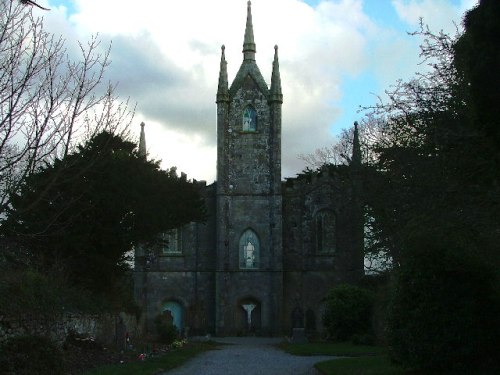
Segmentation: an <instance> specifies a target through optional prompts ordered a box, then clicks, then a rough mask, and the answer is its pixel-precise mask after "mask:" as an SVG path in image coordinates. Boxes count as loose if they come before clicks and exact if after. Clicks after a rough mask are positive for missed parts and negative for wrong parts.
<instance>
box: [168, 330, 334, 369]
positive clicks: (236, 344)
mask: <svg viewBox="0 0 500 375" xmlns="http://www.w3.org/2000/svg"><path fill="white" fill-rule="evenodd" d="M215 340H216V341H217V342H218V343H221V344H227V345H220V347H219V348H220V349H218V350H210V351H207V352H205V353H203V354H201V355H199V356H197V357H195V358H193V359H192V360H190V361H189V362H187V363H186V364H185V365H184V366H182V367H179V368H177V369H174V370H172V371H168V372H166V373H164V375H224V374H230V375H231V374H235V375H317V374H319V372H318V371H317V370H316V369H314V367H313V366H314V364H315V363H317V362H321V361H325V360H327V359H332V358H335V357H329V356H314V357H299V356H294V355H291V354H287V353H285V352H283V351H281V350H279V349H277V348H276V347H274V345H275V344H278V343H280V342H281V341H282V339H280V338H261V337H222V338H216V339H215Z"/></svg>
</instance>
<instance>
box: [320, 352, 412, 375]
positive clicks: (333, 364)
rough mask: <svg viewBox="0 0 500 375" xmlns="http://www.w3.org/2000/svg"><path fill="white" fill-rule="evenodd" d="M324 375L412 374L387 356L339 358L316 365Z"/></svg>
mask: <svg viewBox="0 0 500 375" xmlns="http://www.w3.org/2000/svg"><path fill="white" fill-rule="evenodd" d="M314 367H316V368H317V369H318V370H319V371H321V373H322V374H324V375H330V374H332V375H333V374H335V375H403V374H410V373H409V372H407V371H405V370H404V369H403V368H402V367H401V366H398V365H396V364H393V363H391V361H390V360H389V358H387V356H385V355H377V356H362V357H351V358H339V359H332V360H329V361H324V362H319V363H316V365H315V366H314Z"/></svg>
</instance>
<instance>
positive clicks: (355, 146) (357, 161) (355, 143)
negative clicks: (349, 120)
mask: <svg viewBox="0 0 500 375" xmlns="http://www.w3.org/2000/svg"><path fill="white" fill-rule="evenodd" d="M351 164H352V165H356V166H358V165H361V144H360V142H359V131H358V122H357V121H354V134H353V137H352V158H351Z"/></svg>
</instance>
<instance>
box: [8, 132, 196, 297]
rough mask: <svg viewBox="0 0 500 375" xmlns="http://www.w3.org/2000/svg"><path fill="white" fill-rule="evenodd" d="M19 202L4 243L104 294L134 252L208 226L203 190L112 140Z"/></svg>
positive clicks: (48, 175)
mask: <svg viewBox="0 0 500 375" xmlns="http://www.w3.org/2000/svg"><path fill="white" fill-rule="evenodd" d="M11 202H12V205H11V208H10V209H9V212H8V217H7V220H6V221H5V222H4V224H3V226H2V228H1V230H2V232H3V233H4V235H6V236H9V237H15V238H16V240H17V242H18V243H19V244H21V245H22V247H23V248H24V249H27V250H26V251H29V252H30V253H32V254H33V256H34V257H35V258H36V260H37V262H36V263H37V264H38V265H40V266H41V267H42V268H43V269H44V270H45V271H46V272H58V271H60V270H62V271H63V272H64V273H65V275H66V277H67V278H68V280H69V281H70V283H71V284H73V285H76V286H78V287H82V288H86V289H88V290H91V291H93V292H99V293H111V292H112V290H113V288H114V286H116V283H118V282H119V281H120V280H121V276H122V275H123V273H124V271H126V270H127V269H128V268H129V267H128V263H127V253H128V252H129V251H130V250H131V249H132V247H133V246H135V245H137V244H139V243H144V242H147V241H152V240H154V239H155V236H157V235H158V234H160V233H161V232H163V231H166V230H168V229H171V228H177V227H179V226H181V225H183V224H186V223H189V222H191V221H200V220H203V219H204V203H203V200H202V199H201V197H200V195H199V194H198V191H197V189H196V186H195V184H193V183H191V182H189V181H187V180H186V178H185V177H179V176H177V174H176V171H175V168H172V169H170V170H169V171H164V170H161V169H160V166H159V162H155V161H148V160H146V159H145V158H144V157H142V156H140V155H139V154H138V153H137V151H136V150H135V145H134V144H133V143H131V142H128V141H125V140H123V139H122V138H120V137H119V136H115V135H112V134H110V133H107V132H102V133H100V134H98V135H96V136H94V137H93V138H92V139H91V140H90V141H88V142H87V143H86V144H85V145H80V146H78V149H77V151H76V152H74V153H72V154H69V155H68V156H66V157H65V158H63V159H60V160H59V159H58V160H56V161H55V162H54V163H53V164H49V165H46V166H45V167H44V168H42V169H41V170H40V171H39V172H38V173H35V174H33V175H32V176H30V177H29V178H28V179H27V180H26V183H25V184H24V185H23V186H22V189H21V190H20V192H19V193H17V194H15V195H13V196H12V197H11Z"/></svg>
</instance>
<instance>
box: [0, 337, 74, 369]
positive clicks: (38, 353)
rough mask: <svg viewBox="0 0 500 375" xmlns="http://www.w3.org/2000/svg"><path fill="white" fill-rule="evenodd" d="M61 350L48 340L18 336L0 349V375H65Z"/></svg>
mask: <svg viewBox="0 0 500 375" xmlns="http://www.w3.org/2000/svg"><path fill="white" fill-rule="evenodd" d="M63 363H64V361H63V356H62V353H61V350H60V349H59V348H58V347H57V346H56V345H55V344H54V343H53V342H52V341H51V340H50V339H48V338H46V337H39V336H18V337H14V338H11V339H9V340H7V342H5V343H4V344H3V345H2V346H1V347H0V373H1V374H15V375H34V374H37V375H59V374H61V375H62V374H65V373H66V372H65V371H64V365H63Z"/></svg>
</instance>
